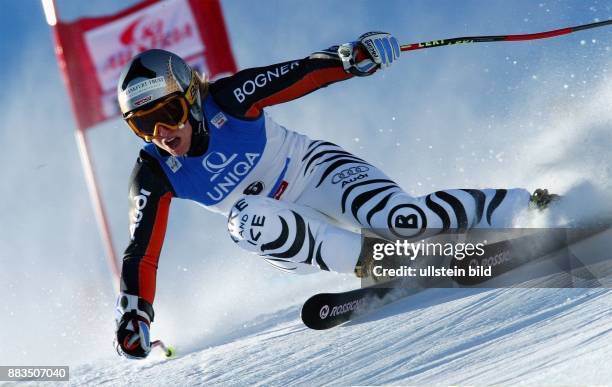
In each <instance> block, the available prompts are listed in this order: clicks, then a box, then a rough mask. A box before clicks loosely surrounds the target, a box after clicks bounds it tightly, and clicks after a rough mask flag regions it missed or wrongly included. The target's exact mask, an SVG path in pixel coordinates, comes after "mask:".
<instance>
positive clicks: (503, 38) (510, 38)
mask: <svg viewBox="0 0 612 387" xmlns="http://www.w3.org/2000/svg"><path fill="white" fill-rule="evenodd" d="M610 24H612V19H610V20H604V21H599V22H595V23H590V24H583V25H580V26H576V27H566V28H561V29H558V30H553V31H544V32H536V33H535V34H522V35H488V36H465V37H461V38H450V39H440V40H431V41H429V42H422V43H410V44H404V45H401V46H400V50H401V51H413V50H421V49H423V48H433V47H441V46H449V45H452V44H467V43H486V42H517V41H523V40H536V39H545V38H552V37H554V36H561V35H567V34H571V33H572V32H576V31H582V30H588V29H590V28H598V27H604V26H607V25H610Z"/></svg>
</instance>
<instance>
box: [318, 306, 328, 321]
mask: <svg viewBox="0 0 612 387" xmlns="http://www.w3.org/2000/svg"><path fill="white" fill-rule="evenodd" d="M328 315H329V306H327V305H323V307H322V308H321V310H320V311H319V317H321V320H325V319H326V318H327V316H328Z"/></svg>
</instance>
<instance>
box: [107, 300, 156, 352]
mask: <svg viewBox="0 0 612 387" xmlns="http://www.w3.org/2000/svg"><path fill="white" fill-rule="evenodd" d="M115 313H116V315H115V322H116V323H117V329H116V331H115V349H116V350H117V353H118V354H119V355H121V356H124V357H126V358H128V359H144V358H146V357H147V356H148V355H149V352H151V338H150V335H149V330H150V329H149V328H150V326H151V322H152V321H153V316H154V312H153V306H152V305H151V304H150V303H148V302H147V301H145V300H143V299H142V298H138V296H134V295H130V294H125V293H121V294H120V295H119V297H118V298H117V308H116V310H115Z"/></svg>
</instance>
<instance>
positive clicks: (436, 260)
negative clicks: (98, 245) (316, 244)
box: [358, 224, 612, 288]
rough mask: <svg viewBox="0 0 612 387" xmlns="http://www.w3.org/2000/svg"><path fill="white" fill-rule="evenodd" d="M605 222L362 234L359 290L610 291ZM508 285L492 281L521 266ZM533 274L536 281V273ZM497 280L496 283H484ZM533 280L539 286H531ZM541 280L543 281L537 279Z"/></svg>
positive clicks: (609, 239) (611, 266)
mask: <svg viewBox="0 0 612 387" xmlns="http://www.w3.org/2000/svg"><path fill="white" fill-rule="evenodd" d="M610 230H611V229H610V225H609V224H604V225H599V226H596V227H583V228H546V229H543V228H540V229H534V228H529V229H516V228H515V229H472V230H469V232H466V231H463V232H457V231H448V230H440V229H437V230H436V229H427V230H415V234H416V235H415V236H413V237H409V236H405V237H399V236H398V237H397V238H388V239H383V238H381V237H380V235H386V234H388V233H389V231H388V230H362V247H363V248H362V256H361V263H362V264H363V265H362V266H360V267H359V269H358V270H361V273H358V274H361V277H362V286H369V285H373V284H376V285H380V286H381V287H411V288H427V287H457V286H478V285H480V286H483V287H491V286H493V287H508V286H513V287H514V286H524V287H555V288H559V287H561V288H562V287H592V286H595V287H612V231H610ZM534 262H537V263H538V264H542V263H546V262H553V264H552V265H548V266H546V265H540V266H543V267H540V268H539V270H538V271H537V272H536V271H534V270H530V271H527V272H525V271H523V273H522V274H520V275H518V276H516V275H515V276H514V278H513V279H512V281H510V282H508V281H506V282H504V281H498V278H504V279H507V278H508V276H503V275H504V274H506V273H509V272H511V271H512V272H516V271H515V270H514V269H518V268H520V267H523V266H525V265H527V264H530V263H534ZM536 275H537V276H536ZM494 278H495V281H489V280H492V279H494ZM535 278H538V280H537V281H533V280H534V279H535ZM542 278H546V280H545V281H543V280H541V279H542Z"/></svg>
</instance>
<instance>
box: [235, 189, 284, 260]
mask: <svg viewBox="0 0 612 387" xmlns="http://www.w3.org/2000/svg"><path fill="white" fill-rule="evenodd" d="M284 212H287V214H288V213H289V212H290V211H289V210H288V209H286V208H283V207H281V206H279V205H278V201H276V200H274V199H271V198H267V197H262V196H255V195H248V196H244V197H242V198H241V199H239V200H238V201H237V202H236V203H234V205H233V206H232V209H231V211H230V214H229V217H228V219H227V229H228V231H229V234H230V237H231V238H232V240H233V241H234V242H235V243H236V244H238V246H240V247H241V248H243V249H245V250H247V251H250V252H254V253H256V254H258V255H265V252H264V250H263V247H265V245H266V243H268V244H269V243H270V242H271V241H273V240H275V239H277V238H278V237H279V235H281V234H282V233H283V225H282V223H281V220H280V219H279V215H281V214H282V213H284Z"/></svg>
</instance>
